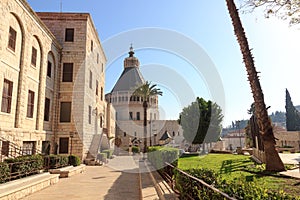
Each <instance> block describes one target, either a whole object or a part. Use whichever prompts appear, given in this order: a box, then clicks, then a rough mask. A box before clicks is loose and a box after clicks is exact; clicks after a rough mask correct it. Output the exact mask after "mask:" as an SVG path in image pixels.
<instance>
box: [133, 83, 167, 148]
mask: <svg viewBox="0 0 300 200" xmlns="http://www.w3.org/2000/svg"><path fill="white" fill-rule="evenodd" d="M156 86H157V85H156V84H153V85H151V83H150V82H148V81H146V82H145V83H143V84H142V85H140V86H138V87H137V88H136V89H135V91H134V92H133V94H132V95H133V96H138V97H141V98H142V101H143V108H144V151H143V152H144V153H146V151H147V109H148V106H149V99H150V98H151V97H153V96H157V95H162V91H160V89H159V88H155V87H156Z"/></svg>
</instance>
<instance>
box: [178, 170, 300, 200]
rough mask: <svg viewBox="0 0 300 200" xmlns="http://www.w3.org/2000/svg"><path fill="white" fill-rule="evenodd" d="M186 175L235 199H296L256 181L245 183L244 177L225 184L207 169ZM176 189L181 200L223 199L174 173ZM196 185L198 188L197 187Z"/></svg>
mask: <svg viewBox="0 0 300 200" xmlns="http://www.w3.org/2000/svg"><path fill="white" fill-rule="evenodd" d="M185 172H187V173H188V174H191V175H192V176H194V177H196V178H199V179H201V180H203V181H204V182H206V183H208V184H210V185H213V186H214V187H216V188H218V189H219V190H221V191H222V192H224V193H226V194H228V195H229V196H231V197H234V198H236V199H249V200H250V199H263V200H264V199H265V200H269V199H285V200H292V199H296V198H294V197H291V196H289V195H286V194H285V193H284V192H282V191H280V192H274V191H269V190H267V189H266V188H265V187H264V185H262V184H261V183H260V182H259V181H257V180H256V179H254V180H252V181H247V179H246V177H243V176H242V177H240V178H238V179H235V180H234V181H230V182H226V181H225V180H223V179H222V177H221V176H220V175H219V174H217V173H215V172H214V171H213V170H209V169H189V170H185ZM175 180H176V188H177V189H178V190H179V192H180V195H181V198H182V199H185V198H188V196H191V197H192V198H193V199H196V200H197V199H223V198H222V197H221V195H220V194H218V193H215V192H213V191H212V190H210V189H208V188H206V187H203V186H202V185H201V184H200V183H198V182H197V181H194V180H190V179H189V178H188V177H187V176H185V175H183V174H181V173H179V172H175ZM197 185H198V187H197Z"/></svg>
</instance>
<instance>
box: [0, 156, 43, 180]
mask: <svg viewBox="0 0 300 200" xmlns="http://www.w3.org/2000/svg"><path fill="white" fill-rule="evenodd" d="M4 162H6V163H8V164H11V165H12V166H11V171H10V173H11V175H12V176H13V177H14V179H15V178H21V177H25V176H28V175H32V174H36V173H38V172H39V171H40V170H41V169H43V157H42V156H41V155H28V156H20V157H17V158H8V159H5V160H4Z"/></svg>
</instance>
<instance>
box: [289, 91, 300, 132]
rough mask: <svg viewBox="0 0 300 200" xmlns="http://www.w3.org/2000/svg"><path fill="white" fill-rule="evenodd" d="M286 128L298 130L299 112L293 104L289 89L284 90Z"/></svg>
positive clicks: (299, 126)
mask: <svg viewBox="0 0 300 200" xmlns="http://www.w3.org/2000/svg"><path fill="white" fill-rule="evenodd" d="M285 109H286V129H287V130H288V131H300V113H299V112H298V110H297V109H296V108H295V106H294V105H293V102H292V99H291V96H290V93H289V91H288V90H287V89H286V90H285Z"/></svg>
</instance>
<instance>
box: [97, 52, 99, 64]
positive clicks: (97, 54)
mask: <svg viewBox="0 0 300 200" xmlns="http://www.w3.org/2000/svg"><path fill="white" fill-rule="evenodd" d="M98 63H99V53H97V64H98Z"/></svg>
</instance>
